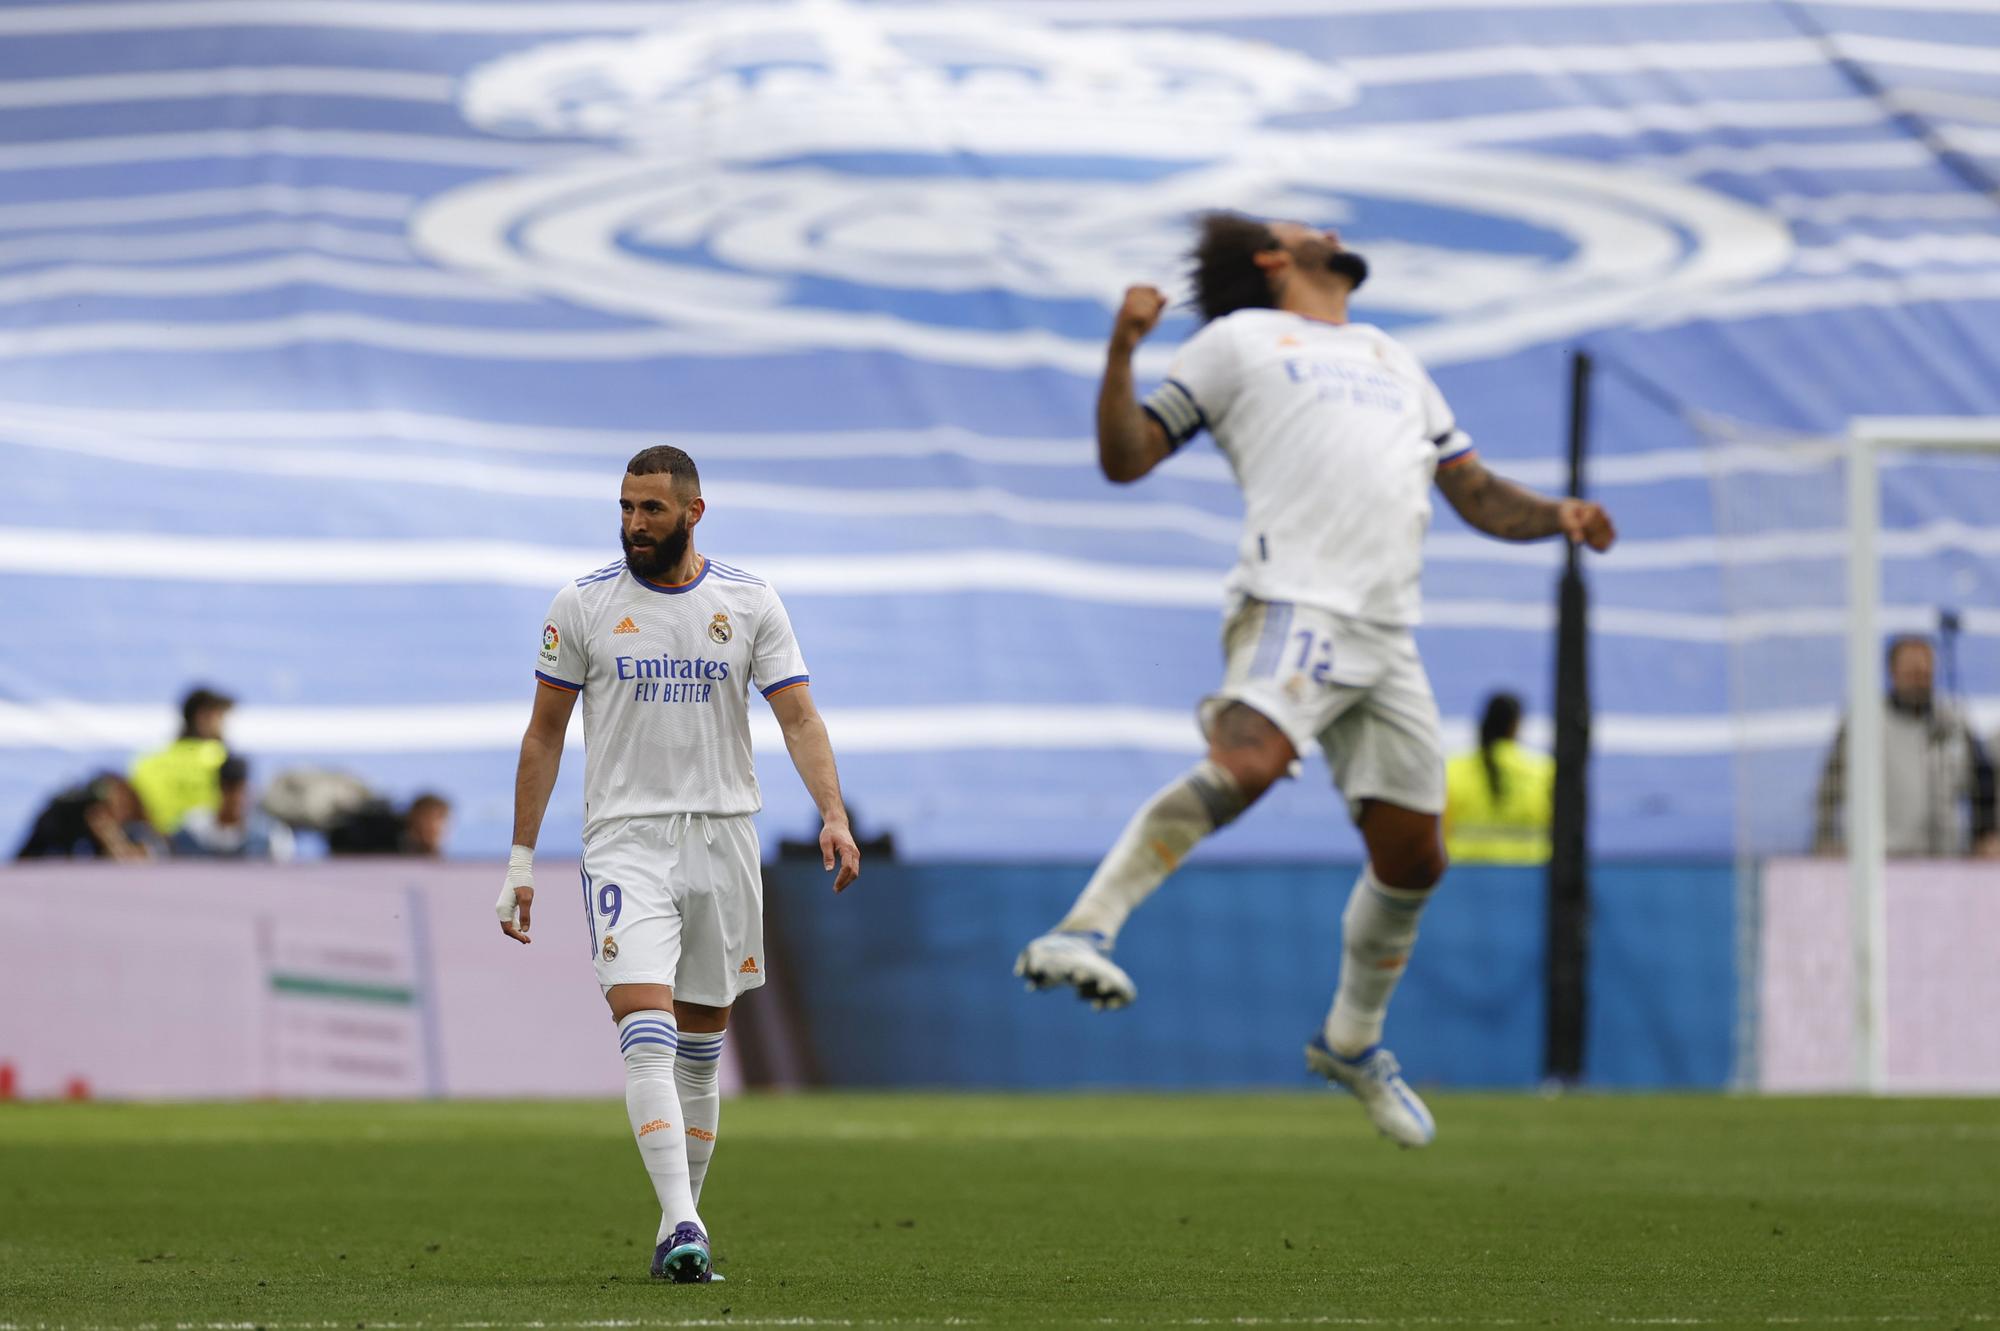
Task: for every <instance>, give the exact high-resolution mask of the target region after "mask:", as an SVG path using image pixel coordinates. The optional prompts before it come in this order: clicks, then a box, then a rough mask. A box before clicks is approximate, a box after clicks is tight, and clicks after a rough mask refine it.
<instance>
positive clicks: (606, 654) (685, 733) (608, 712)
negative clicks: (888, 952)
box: [498, 447, 861, 1284]
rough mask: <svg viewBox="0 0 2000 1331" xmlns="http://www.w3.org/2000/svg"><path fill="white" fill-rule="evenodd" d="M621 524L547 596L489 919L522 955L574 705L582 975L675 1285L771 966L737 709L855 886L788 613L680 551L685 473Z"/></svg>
mask: <svg viewBox="0 0 2000 1331" xmlns="http://www.w3.org/2000/svg"><path fill="white" fill-rule="evenodd" d="M618 507H619V509H620V510H621V512H622V513H623V515H624V516H623V518H622V521H621V523H620V528H619V540H620V542H621V543H622V544H623V546H624V547H625V557H624V558H623V559H620V560H617V561H616V562H614V563H610V564H607V565H605V566H604V567H603V568H600V569H598V570H596V571H595V572H593V573H586V574H585V575H584V576H582V577H580V578H578V579H577V580H576V581H575V582H574V583H573V584H571V585H569V586H566V587H564V588H562V589H561V590H560V591H558V592H557V593H556V599H555V603H554V604H553V605H552V606H550V608H549V617H548V622H547V623H546V624H545V625H544V626H543V628H542V642H541V653H540V656H539V657H538V659H537V663H536V670H535V678H536V680H537V681H538V682H539V684H538V687H537V688H536V690H535V704H534V712H533V714H532V715H531V717H530V718H529V721H528V731H527V734H526V735H525V736H524V737H523V738H522V740H521V762H520V767H519V769H518V772H517V774H516V777H515V786H514V849H513V853H512V854H511V855H510V856H509V857H508V862H507V880H506V885H505V886H504V887H503V888H502V889H501V892H500V900H499V903H498V911H499V915H500V928H501V931H502V932H503V933H505V934H506V935H507V936H508V937H509V938H513V939H517V940H519V941H520V942H523V943H526V942H528V941H529V937H528V925H529V916H530V914H531V909H532V906H533V903H534V895H535V892H534V886H533V883H534V869H533V866H534V845H535V839H536V837H537V836H538V835H539V833H540V831H541V826H542V815H543V814H544V813H545V812H546V811H547V809H548V803H549V792H550V790H551V789H553V787H554V786H555V780H556V769H557V766H558V764H559V763H560V762H561V760H562V747H563V735H564V732H565V731H566V730H567V729H568V726H569V718H570V712H571V710H572V708H574V706H575V704H576V699H577V696H578V695H579V694H581V695H582V697H583V740H584V748H585V763H584V806H583V812H584V825H583V898H584V909H585V913H586V915H587V917H588V919H589V921H590V947H591V957H592V960H593V962H594V963H595V965H596V967H597V982H598V985H599V986H600V987H601V988H602V989H603V991H604V997H605V1001H606V1002H608V1003H609V1004H610V1006H611V1016H612V1018H613V1019H614V1020H615V1021H616V1022H617V1023H618V1044H619V1048H620V1049H621V1050H622V1051H623V1053H624V1055H625V1107H626V1111H627V1113H628V1114H629V1115H630V1117H631V1120H632V1133H633V1135H634V1137H635V1138H637V1140H638V1143H639V1156H640V1159H641V1160H642V1161H643V1162H644V1164H645V1167H646V1173H647V1174H648V1175H649V1176H650V1177H651V1179H652V1182H653V1191H654V1192H655V1194H657V1196H658V1197H659V1202H660V1228H659V1233H658V1235H657V1236H656V1240H655V1242H656V1244H657V1246H656V1247H655V1249H654V1252H653V1265H652V1273H653V1275H654V1276H655V1277H658V1278H660V1279H667V1280H673V1281H676V1282H679V1283H683V1284H686V1283H694V1282H701V1281H707V1280H710V1279H712V1278H715V1279H719V1278H720V1277H716V1276H714V1275H713V1274H712V1272H711V1270H710V1264H709V1246H708V1233H707V1230H706V1228H705V1227H704V1226H703V1225H702V1222H701V1216H700V1215H699V1213H698V1212H697V1211H696V1203H697V1202H699V1200H700V1198H701V1185H702V1180H703V1178H704V1177H705V1176H706V1175H707V1173H708V1165H709V1160H710V1157H711V1156H712V1155H713V1154H714V1151H715V1135H716V1126H717V1122H718V1119H719V1116H720V1098H719V1095H718V1090H717V1084H716V1071H717V1061H718V1060H719V1059H720V1058H721V1056H722V1041H723V1032H724V1030H725V1028H726V1027H727V1026H728V1024H729V1011H730V1008H731V1007H732V1006H733V1005H734V1004H735V1002H736V999H737V998H738V996H740V995H741V994H742V993H743V992H744V991H745V990H749V989H754V988H756V987H757V986H759V985H761V984H762V983H764V973H765V969H766V967H767V965H768V959H767V958H766V957H765V954H764V941H763V940H764V923H763V887H762V882H761V880H760V878H759V876H758V865H759V859H760V857H759V855H758V851H757V830H756V828H755V827H754V826H753V825H752V824H751V820H750V816H751V815H752V814H754V813H756V812H757V810H758V809H759V808H761V807H762V806H763V800H762V797H761V796H760V794H759V793H758V789H757V776H756V772H755V770H754V769H753V767H752V766H751V761H750V716H749V690H750V688H752V687H754V688H756V689H757V691H758V692H759V693H761V694H763V695H764V697H765V699H766V700H768V701H769V702H770V704H771V710H772V711H773V712H774V713H776V715H777V718H778V725H779V727H780V728H781V729H782V730H783V732H784V736H785V748H786V749H787V750H788V751H789V752H790V754H791V758H792V765H793V766H794V767H796V768H797V769H798V773H799V776H800V777H801V778H802V779H803V780H804V781H805V784H806V789H807V790H808V791H809V792H810V793H811V795H812V798H813V802H814V803H815V804H817V805H818V806H819V812H820V818H821V820H822V824H823V825H822V827H821V829H820V834H819V845H820V851H821V854H822V856H823V858H824V860H825V864H826V867H827V868H828V869H829V870H831V869H834V868H835V863H836V861H837V862H838V866H839V868H838V873H837V874H836V876H835V878H834V882H833V890H834V891H836V892H839V891H842V890H843V889H845V888H846V887H847V885H848V884H849V883H851V882H853V881H854V879H855V877H856V876H857V875H858V874H859V873H860V872H861V853H860V851H859V850H858V849H857V848H856V847H855V844H854V836H853V834H852V833H851V832H850V831H849V829H848V823H847V812H846V808H845V806H844V805H843V804H842V802H841V797H840V779H839V777H838V775H837V774H836V773H835V770H834V762H833V747H832V745H831V744H830V743H829V742H828V740H827V734H826V726H825V724H824V723H823V722H822V721H821V720H820V716H819V712H818V710H817V709H816V708H815V707H814V706H813V701H812V689H811V687H810V684H809V677H808V676H807V673H806V664H805V660H804V658H803V657H802V656H800V654H799V645H798V641H797V640H796V639H795V638H794V637H793V636H792V625H791V621H790V620H789V619H787V618H786V616H785V607H784V606H783V605H782V604H781V603H780V602H779V600H778V595H777V593H776V592H775V591H773V590H772V589H771V587H770V585H769V584H768V583H766V582H764V581H763V580H762V579H760V578H757V577H754V576H753V575H751V574H749V573H746V572H744V571H743V570H742V569H739V568H732V567H731V566H730V565H728V564H724V563H722V562H720V561H719V560H714V559H708V558H705V557H704V556H702V555H701V554H700V553H698V552H697V551H696V550H695V547H694V539H693V538H694V528H695V524H696V523H698V522H700V521H701V516H702V513H703V511H704V509H705V505H704V504H703V502H702V498H701V478H700V476H699V475H698V474H697V473H696V471H695V465H694V461H693V459H691V458H689V457H688V455H687V454H686V453H683V452H682V451H681V450H680V449H678V448H667V447H658V448H648V449H646V450H644V451H643V452H641V453H639V454H638V455H637V456H636V457H634V458H633V459H632V461H631V462H630V463H629V464H627V466H626V468H625V480H624V484H623V488H622V489H621V490H620V493H619V499H618Z"/></svg>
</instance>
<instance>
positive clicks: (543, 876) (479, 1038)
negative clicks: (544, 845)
mask: <svg viewBox="0 0 2000 1331" xmlns="http://www.w3.org/2000/svg"><path fill="white" fill-rule="evenodd" d="M537 877H538V878H539V879H540V881H541V883H542V890H541V892H540V893H539V898H540V899H539V900H538V901H537V902H536V913H535V922H534V934H535V942H534V943H533V944H532V945H530V946H528V947H522V946H521V945H519V944H518V943H513V942H509V941H508V940H507V939H505V938H503V937H502V936H501V934H500V930H499V926H498V923H497V922H496V921H495V920H494V918H493V909H492V901H493V897H494V896H495V894H496V893H497V892H498V890H499V881H500V868H499V866H498V865H492V864H460V863H431V862H427V861H417V860H348V861H336V862H330V863H322V864H306V865H289V866H283V867H271V866H264V865H237V864H207V865H202V864H193V863H181V864H171V865H160V866H157V867H155V866H130V865H109V864H103V865H98V864H75V865H71V864H51V865H47V866H42V865H31V866H11V867H8V868H6V869H3V870H0V1087H8V1088H11V1092H12V1093H13V1094H17V1095H21V1096H56V1095H64V1094H74V1093H87V1094H90V1095H93V1096H99V1097H109V1098H120V1099H123V1098H141V1097H147V1098H151V1097H171V1098H177V1099H196V1098H198V1099H240V1098H250V1097H263V1096H368V1097H385V1098H401V1097H419V1096H447V1095H448V1096H571V1095H586V1096H597V1095H621V1094H623V1091H624V1084H625V1083H624V1069H623V1065H622V1064H621V1063H620V1061H619V1058H618V1041H617V1032H616V1029H615V1028H614V1027H613V1025H612V1024H611V1020H610V1016H609V1013H608V1012H607V1010H606V1008H605V1006H604V1001H603V999H602V998H601V997H599V995H598V990H597V984H596V979H595V977H594V976H593V974H592V972H591V969H590V959H589V956H588V955H587V954H588V953H589V950H590V940H589V937H588V935H587V933H586V931H585V930H583V929H579V928H577V927H576V925H577V921H578V919H579V914H580V911H581V909H582V907H581V905H580V904H578V903H579V902H580V900H581V898H580V897H579V896H578V893H579V892H580V890H581V889H580V888H578V887H577V885H576V884H577V877H576V869H575V866H574V865H567V864H562V863H550V864H546V865H541V866H538V873H537ZM722 1078H723V1088H724V1090H725V1092H728V1091H733V1090H734V1089H735V1088H736V1087H737V1086H738V1085H740V1080H741V1079H740V1077H739V1075H738V1072H737V1067H736V1062H735V1059H734V1058H733V1056H732V1055H731V1054H730V1053H728V1052H725V1055H724V1060H723V1066H722Z"/></svg>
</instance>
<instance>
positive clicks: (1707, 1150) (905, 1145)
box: [0, 1093, 2000, 1331]
mask: <svg viewBox="0 0 2000 1331" xmlns="http://www.w3.org/2000/svg"><path fill="white" fill-rule="evenodd" d="M1434 1107H1435V1109H1436V1111H1437V1118H1438V1123H1439V1130H1440V1136H1439V1140H1438V1143H1437V1145H1435V1146H1434V1147H1432V1148H1431V1149H1430V1150H1428V1151H1423V1152H1401V1151H1398V1150H1396V1149H1395V1148H1394V1147H1392V1146H1390V1145H1389V1144H1388V1143H1386V1142H1384V1141H1382V1140H1380V1139H1378V1138H1376V1137H1375V1136H1374V1135H1373V1134H1372V1132H1371V1131H1369V1130H1368V1129H1367V1127H1366V1125H1365V1124H1364V1123H1363V1121H1362V1119H1361V1117H1360V1114H1359V1112H1358V1111H1357V1110H1356V1109H1355V1107H1354V1106H1353V1105H1352V1103H1350V1102H1348V1101H1346V1100H1345V1099H1344V1098H1342V1097H1340V1096H1337V1095H1334V1094H1330V1093H1328V1094H1318V1095H1303V1094H1301V1095H1269V1096H1247V1095H1226V1096H1225V1095H1204V1096H1149V1095H1148V1096H1142V1095H1129V1096H1094V1097H1081V1096H1079V1097H1065V1096H1042V1097H1037V1096H944V1095H800V1096H788V1097H768V1096H759V1097H750V1098H747V1099H741V1100H736V1101H732V1102H730V1103H729V1104H728V1105H726V1107H725V1109H724V1115H723V1127H722V1140H721V1142H720V1151H719V1153H718V1155H717V1161H716V1169H715V1172H714V1175H713V1177H712V1180H711V1183H710V1188H709V1198H708V1204H707V1206H706V1207H705V1208H704V1209H705V1212H706V1218H707V1219H708V1221H709V1224H710V1227H711V1229H712V1230H713V1232H714V1234H715V1238H716V1244H717V1252H718V1256H719V1258H720V1269H721V1270H722V1271H723V1272H724V1273H725V1274H726V1275H727V1276H728V1277H729V1283H728V1284H726V1285H716V1286H705V1287H704V1286H670V1285H663V1284H656V1283H653V1282H650V1281H648V1280H647V1279H646V1263H647V1259H648V1257H649V1256H650V1247H651V1238H652V1232H653V1228H652V1227H653V1217H654V1212H653V1208H652V1197H651V1192H650V1190H649V1189H648V1187H647V1184H646V1182H645V1180H644V1176H643V1175H642V1174H641V1173H640V1170H639V1166H638V1161H637V1154H636V1152H635V1150H634V1148H633V1145H632V1141H631V1138H630V1136H629V1134H628V1131H627V1128H626V1126H625V1121H624V1111H623V1106H621V1105H617V1104H614V1103H609V1102H606V1103H555V1104H545V1103H537V1104H519V1103H506V1104H396V1105H380V1104H363V1105H282V1104H264V1105H235V1106H170V1107H147V1106H117V1105H0V1327H4V1328H23V1327H68V1328H85V1327H95V1328H105V1329H107V1331H109V1329H114V1328H138V1327H142V1326H158V1327H162V1328H166V1327H173V1326H176V1325H181V1326H187V1327H190V1328H206V1327H217V1328H220V1327H225V1326H227V1327H232V1328H234V1327H240V1328H242V1329H243V1331H250V1329H251V1328H254V1327H266V1328H271V1329H272V1331H279V1329H281V1328H328V1329H329V1331H332V1329H335V1328H346V1327H354V1326H362V1325H365V1326H367V1327H370V1328H384V1327H388V1326H391V1325H394V1326H401V1327H418V1326H421V1327H425V1328H467V1329H469V1328H474V1327H478V1328H485V1327H496V1326H519V1325H529V1326H547V1327H575V1328H588V1327H605V1328H614V1327H651V1326H660V1327H667V1326H677V1325H704V1326H744V1327H756V1326H816V1325H818V1326H873V1325H902V1326H934V1325H940V1324H944V1323H946V1322H948V1321H949V1320H951V1319H957V1320H958V1321H959V1322H960V1323H961V1324H973V1325H984V1326H1013V1325H1044V1326H1045V1325H1083V1324H1097V1325H1106V1326H1133V1327H1139V1326H1198V1325H1209V1326H1215V1325H1221V1326H1228V1325H1273V1326H1275V1325H1330V1326H1386V1327H1394V1326H1467V1327H1473V1326H1600V1325H1659V1326H1672V1325H1688V1326H1718V1327H1720V1326H1780V1325H1782V1326H1808V1327H1810V1326H1840V1325H1852V1326H1863V1325H1910V1326H1938V1327H1951V1326H1973V1325H1978V1324H1985V1323H1991V1322H1994V1321H1996V1320H2000V1103H1995V1102H1990V1101H1966V1100H1956V1101H1954V1100H1935V1101H1894V1100H1887V1101H1874V1102H1870V1101H1859V1100H1778V1099H1737V1098H1727V1097H1687V1098H1677V1097H1612V1096H1580V1097H1567V1098H1559V1099H1538V1098H1533V1097H1527V1096H1518V1097H1499V1096H1457V1095H1446V1096H1438V1097H1436V1099H1435V1100H1434Z"/></svg>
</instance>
